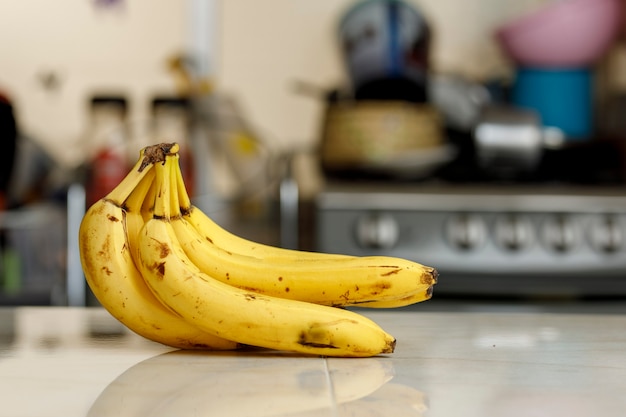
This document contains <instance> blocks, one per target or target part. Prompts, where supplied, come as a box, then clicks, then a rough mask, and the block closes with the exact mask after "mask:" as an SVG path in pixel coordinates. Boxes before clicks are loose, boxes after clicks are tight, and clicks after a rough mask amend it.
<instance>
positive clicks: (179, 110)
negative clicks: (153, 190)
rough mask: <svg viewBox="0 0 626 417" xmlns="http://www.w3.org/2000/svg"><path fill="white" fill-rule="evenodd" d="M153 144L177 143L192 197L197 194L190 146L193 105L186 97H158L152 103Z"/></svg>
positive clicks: (182, 168)
mask: <svg viewBox="0 0 626 417" xmlns="http://www.w3.org/2000/svg"><path fill="white" fill-rule="evenodd" d="M151 110H152V124H151V133H150V135H151V141H152V142H153V144H155V143H162V142H176V143H178V145H179V146H180V150H179V151H178V154H179V155H180V168H181V170H182V172H183V179H184V180H185V186H186V188H187V192H188V193H189V195H190V196H193V195H194V192H195V175H194V173H195V166H194V158H193V153H192V151H191V146H190V139H189V135H190V123H191V103H190V100H189V99H187V98H185V97H175V96H156V97H154V98H153V99H152V102H151Z"/></svg>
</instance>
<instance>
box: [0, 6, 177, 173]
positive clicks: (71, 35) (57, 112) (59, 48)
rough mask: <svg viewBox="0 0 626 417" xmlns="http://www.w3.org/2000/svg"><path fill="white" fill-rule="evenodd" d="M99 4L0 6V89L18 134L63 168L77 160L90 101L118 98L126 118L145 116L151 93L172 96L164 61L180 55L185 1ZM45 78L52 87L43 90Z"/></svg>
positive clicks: (79, 155)
mask: <svg viewBox="0 0 626 417" xmlns="http://www.w3.org/2000/svg"><path fill="white" fill-rule="evenodd" d="M100 3H102V4H103V3H105V2H104V1H101V2H100ZM110 3H114V2H110ZM97 4H98V2H97V1H96V0H58V1H46V0H20V1H2V2H0V90H3V91H6V92H7V93H8V94H9V95H10V96H11V97H12V99H13V100H14V102H15V106H16V108H17V113H18V118H19V123H20V126H21V128H22V130H23V131H25V132H26V133H27V134H29V135H30V136H33V137H34V138H35V139H36V140H37V141H39V142H41V144H42V145H44V146H45V148H46V149H47V150H48V151H49V152H51V153H52V154H53V156H55V157H56V158H58V160H59V161H60V162H62V163H74V162H75V161H77V160H79V159H80V158H81V157H82V156H83V155H82V154H81V152H82V148H81V147H80V146H77V145H79V144H80V140H81V134H82V132H83V131H84V130H85V129H86V123H87V120H86V115H87V113H86V110H87V106H86V103H87V100H88V97H89V96H90V94H92V93H93V92H98V91H111V92H119V93H121V94H124V95H126V96H127V97H128V98H129V99H130V101H131V108H130V111H131V117H136V118H141V117H144V116H145V111H146V106H147V104H148V100H149V98H150V96H151V95H152V94H154V93H155V92H158V91H161V90H168V89H169V90H171V89H173V82H172V79H171V76H170V75H169V73H168V71H167V68H166V65H165V62H166V59H167V57H168V56H169V55H171V54H173V53H176V52H179V51H180V50H182V49H183V48H184V43H185V35H186V31H185V24H186V22H185V20H186V14H185V7H184V6H185V2H181V1H170V0H126V1H120V2H118V4H115V3H114V4H113V6H112V7H98V6H96V5H97ZM51 77H56V80H57V83H56V85H55V84H54V80H53V82H52V84H50V83H48V84H47V85H48V87H46V86H45V85H46V84H45V82H44V81H43V79H47V80H48V81H50V80H51Z"/></svg>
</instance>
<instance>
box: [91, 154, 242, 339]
mask: <svg viewBox="0 0 626 417" xmlns="http://www.w3.org/2000/svg"><path fill="white" fill-rule="evenodd" d="M158 151H159V150H158V149H156V148H154V149H153V148H152V147H150V148H146V149H145V150H144V151H143V152H142V155H141V157H140V158H139V160H138V161H137V164H136V165H135V166H134V168H133V169H132V170H131V172H130V173H129V174H128V176H127V177H126V178H125V179H124V180H123V181H122V182H121V183H120V184H119V185H118V186H117V187H116V188H115V189H114V190H113V191H111V193H109V194H108V195H107V196H106V197H104V198H102V199H101V200H100V201H98V202H96V203H95V204H94V205H92V206H91V207H90V208H89V209H88V210H87V212H86V213H85V215H84V218H83V219H82V221H81V225H80V231H79V242H80V258H81V262H82V266H83V271H84V273H85V278H86V280H87V282H88V284H89V286H90V288H91V290H92V291H93V293H94V295H95V296H96V298H97V299H98V301H99V302H100V303H101V304H102V306H103V307H104V308H106V309H107V310H108V311H109V312H110V313H111V314H112V315H113V316H114V317H115V318H117V319H118V320H119V321H120V322H122V323H123V324H124V325H126V327H128V328H129V329H131V330H132V331H134V332H135V333H138V334H139V335H141V336H143V337H145V338H147V339H150V340H152V341H155V342H159V343H162V344H165V345H168V346H172V347H177V348H184V349H194V348H196V349H197V348H202V349H214V350H224V349H235V348H237V347H238V346H239V345H238V344H237V343H236V342H232V341H230V340H225V339H222V338H220V337H217V336H215V335H212V334H208V333H205V332H202V331H200V330H198V329H197V328H196V327H194V326H192V325H190V324H188V323H187V322H185V321H184V320H183V319H182V318H180V317H179V316H177V315H176V314H174V313H172V312H171V311H170V310H169V309H168V308H166V307H165V306H164V305H162V304H161V303H160V302H159V301H158V300H157V298H156V297H155V296H154V295H153V294H152V293H151V291H150V290H149V288H148V287H147V286H146V284H145V282H144V280H143V278H142V277H141V275H140V273H139V271H138V270H137V268H136V266H135V263H134V262H133V259H132V256H131V251H130V248H131V247H132V246H133V241H132V240H133V239H135V236H133V235H132V234H127V226H128V225H129V224H132V223H133V221H131V222H130V223H129V222H128V219H129V212H128V211H127V210H126V209H125V208H124V207H125V202H126V200H127V198H128V197H129V196H131V195H133V194H134V193H137V194H139V195H140V196H141V195H142V194H144V195H145V193H146V191H147V190H148V189H149V188H150V186H151V183H152V181H153V177H154V170H153V164H154V163H155V162H157V161H158V160H159V156H158V155H159V153H160V152H158ZM132 213H134V212H131V217H132V218H135V217H133V216H134V215H133V214H132ZM131 233H132V232H131Z"/></svg>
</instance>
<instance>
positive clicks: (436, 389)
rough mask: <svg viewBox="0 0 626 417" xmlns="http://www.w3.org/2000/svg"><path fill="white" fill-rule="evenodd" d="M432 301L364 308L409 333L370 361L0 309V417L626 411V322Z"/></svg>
mask: <svg viewBox="0 0 626 417" xmlns="http://www.w3.org/2000/svg"><path fill="white" fill-rule="evenodd" d="M431 301H432V300H431ZM429 303H430V302H427V303H423V304H418V305H416V306H413V307H410V308H407V309H399V310H387V311H373V310H361V311H362V312H363V313H364V314H366V315H368V316H369V317H371V318H372V319H374V320H376V321H377V322H378V323H380V324H381V325H382V326H383V327H385V328H386V329H387V330H388V331H389V332H390V333H392V334H393V335H395V336H396V337H397V339H398V344H397V348H396V352H395V353H393V354H390V355H385V356H379V357H374V358H363V359H342V358H322V357H312V356H302V355H298V354H292V353H286V352H275V351H270V350H264V349H247V350H243V351H236V352H199V351H198V352H196V351H178V350H172V349H170V348H167V347H165V346H161V345H157V344H154V343H152V342H149V341H147V340H145V339H142V338H140V337H139V336H136V335H134V334H132V333H129V332H128V331H127V330H126V329H125V328H124V327H122V326H121V325H120V324H119V323H118V322H116V321H115V320H114V319H113V318H112V317H111V316H110V315H109V314H108V313H107V312H106V311H104V310H102V309H100V308H95V307H92V308H79V307H76V308H71V307H19V308H2V309H0V404H2V406H1V407H0V416H11V417H30V416H33V417H35V416H36V417H46V416H60V415H63V416H70V417H71V416H113V415H126V416H135V415H136V416H146V415H153V416H155V415H164V416H165V415H168V416H171V415H177V416H181V417H184V416H198V415H207V416H208V415H228V416H255V417H258V416H285V415H289V416H316V417H324V416H333V417H338V416H352V415H377V416H392V415H394V416H398V415H402V416H425V417H426V416H428V417H448V416H460V415H463V416H465V417H474V416H476V417H477V416H480V417H484V416H498V417H507V416H508V417H514V416H530V415H533V416H534V415H537V416H539V415H541V416H543V415H550V416H565V415H567V416H568V417H577V416H591V415H601V416H603V417H617V416H623V412H624V410H625V409H626V398H624V395H623V392H624V390H625V389H626V378H625V375H626V353H625V352H626V335H625V334H624V332H623V329H624V327H625V326H626V315H623V314H622V313H610V312H608V311H606V312H599V311H596V312H595V313H593V314H587V313H584V312H581V311H579V312H575V313H574V312H547V311H539V310H533V309H525V310H521V309H520V310H513V309H508V310H506V311H501V310H490V309H481V310H480V311H478V310H467V309H466V310H462V311H461V310H457V311H453V310H452V309H448V310H444V309H441V310H438V309H437V308H432V307H429V306H436V304H435V303H433V304H429Z"/></svg>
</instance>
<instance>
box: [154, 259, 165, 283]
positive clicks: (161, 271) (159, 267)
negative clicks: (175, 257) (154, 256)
mask: <svg viewBox="0 0 626 417" xmlns="http://www.w3.org/2000/svg"><path fill="white" fill-rule="evenodd" d="M152 269H153V270H155V271H156V273H157V275H158V277H159V279H161V280H162V279H163V277H164V276H165V262H159V263H158V264H155V265H154V266H153V267H152Z"/></svg>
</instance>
